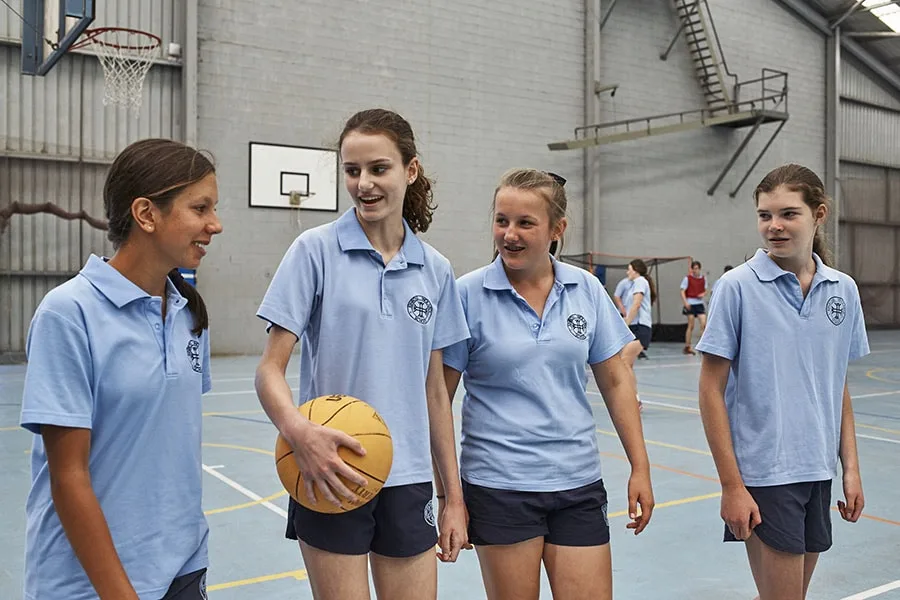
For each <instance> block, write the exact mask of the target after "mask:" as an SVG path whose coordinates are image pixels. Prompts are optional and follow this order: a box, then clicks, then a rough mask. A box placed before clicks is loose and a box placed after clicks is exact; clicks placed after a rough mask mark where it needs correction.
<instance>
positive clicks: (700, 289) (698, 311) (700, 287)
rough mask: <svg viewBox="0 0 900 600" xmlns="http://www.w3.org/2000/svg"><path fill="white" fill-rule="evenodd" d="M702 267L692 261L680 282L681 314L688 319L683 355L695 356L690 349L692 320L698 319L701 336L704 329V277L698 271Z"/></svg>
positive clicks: (692, 328)
mask: <svg viewBox="0 0 900 600" xmlns="http://www.w3.org/2000/svg"><path fill="white" fill-rule="evenodd" d="M702 267H703V265H701V264H700V261H698V260H695V261H693V262H692V263H691V270H690V272H689V273H688V274H687V276H685V278H684V279H682V280H681V301H682V302H683V303H684V308H682V309H681V314H683V315H687V318H688V324H687V331H685V333H684V350H683V352H684V353H685V354H695V352H694V349H693V348H692V347H691V337H692V336H693V333H694V319H700V335H701V336H702V335H703V331H704V330H705V329H706V306H704V304H703V299H704V298H705V297H706V277H705V276H704V275H703V273H702V272H701V271H700V269H701V268H702Z"/></svg>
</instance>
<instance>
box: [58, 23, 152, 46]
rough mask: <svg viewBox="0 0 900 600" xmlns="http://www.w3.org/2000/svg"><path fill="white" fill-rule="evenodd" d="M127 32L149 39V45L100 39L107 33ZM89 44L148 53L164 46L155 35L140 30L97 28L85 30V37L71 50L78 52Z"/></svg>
mask: <svg viewBox="0 0 900 600" xmlns="http://www.w3.org/2000/svg"><path fill="white" fill-rule="evenodd" d="M120 31H121V32H125V33H131V34H134V35H139V36H144V37H146V38H147V43H145V44H114V43H112V42H107V41H104V40H102V39H100V36H102V35H103V34H105V33H111V32H120ZM88 44H98V45H100V46H104V47H106V48H115V49H117V50H133V51H146V50H155V49H156V48H159V46H160V44H162V39H161V38H160V37H159V36H158V35H155V34H152V33H150V32H149V31H141V30H140V29H129V28H128V27H97V28H95V29H85V31H84V35H82V38H81V39H80V40H78V41H77V42H76V43H74V44H72V46H71V47H70V48H69V50H77V49H79V48H83V47H85V46H87V45H88Z"/></svg>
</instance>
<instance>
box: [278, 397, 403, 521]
mask: <svg viewBox="0 0 900 600" xmlns="http://www.w3.org/2000/svg"><path fill="white" fill-rule="evenodd" d="M298 410H299V411H300V412H301V413H303V416H305V417H306V418H307V419H309V420H310V421H312V422H313V423H317V424H319V425H323V426H325V427H330V428H332V429H338V430H340V431H343V432H344V433H346V434H348V435H351V436H353V437H354V438H356V439H357V440H358V441H359V442H360V443H361V444H362V446H363V448H365V449H366V455H365V456H360V455H358V454H356V453H355V452H353V451H352V450H350V449H349V448H345V447H343V446H341V447H340V448H338V455H339V456H340V457H341V458H342V459H343V461H344V462H345V463H347V464H348V465H350V466H351V467H353V468H354V469H356V471H357V472H358V473H360V474H361V475H362V476H363V477H365V478H366V481H367V482H368V485H366V486H365V487H362V486H358V485H356V484H354V483H351V482H349V481H347V480H346V479H344V478H343V477H341V481H342V482H343V483H344V485H346V486H347V487H348V488H349V489H350V491H351V492H353V493H354V494H356V495H357V496H358V497H359V498H360V503H359V504H351V503H350V502H347V500H345V499H344V498H342V497H341V496H338V498H339V499H340V500H341V506H339V507H338V506H335V505H334V504H332V503H331V502H329V501H328V500H326V499H325V498H323V497H322V495H321V494H320V493H319V490H318V489H316V504H310V503H309V501H308V500H307V499H306V490H305V487H304V483H303V476H302V475H301V474H300V468H299V467H298V466H297V461H296V460H294V451H293V450H292V449H291V446H290V444H288V443H287V440H285V439H284V437H282V436H281V434H279V435H278V439H277V440H276V441H275V468H276V469H277V470H278V477H279V478H280V479H281V483H282V485H284V488H285V489H286V490H287V491H288V493H289V494H290V495H291V498H293V499H294V500H296V501H297V502H299V503H300V504H302V505H303V506H305V507H306V508H308V509H310V510H314V511H317V512H322V513H342V512H347V511H350V510H353V509H354V508H359V507H360V506H362V505H363V504H365V503H366V502H368V501H369V500H371V499H372V498H374V497H375V495H376V494H378V492H379V491H381V487H382V486H383V485H384V482H385V481H386V480H387V478H388V475H389V474H390V472H391V463H392V461H393V459H394V445H393V442H392V441H391V432H390V431H388V428H387V425H385V423H384V421H383V420H382V418H381V416H380V415H379V414H378V413H377V412H376V411H375V409H374V408H372V407H371V406H369V405H368V404H366V403H365V402H363V401H362V400H360V399H358V398H354V397H352V396H343V395H334V396H320V397H319V398H313V399H312V400H310V401H309V402H306V403H305V404H303V405H302V406H300V408H299V409H298ZM338 477H340V475H339V476H338Z"/></svg>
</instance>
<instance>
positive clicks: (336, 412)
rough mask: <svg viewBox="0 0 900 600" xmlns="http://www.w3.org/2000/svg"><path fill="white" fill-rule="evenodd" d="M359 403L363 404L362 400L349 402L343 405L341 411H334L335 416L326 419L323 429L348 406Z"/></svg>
mask: <svg viewBox="0 0 900 600" xmlns="http://www.w3.org/2000/svg"><path fill="white" fill-rule="evenodd" d="M359 402H362V400H354V401H353V402H348V403H347V404H345V405H343V406H342V407H340V408H339V409H337V410H336V411H334V414H333V415H331V416H330V417H328V419H326V420H325V421H324V422H323V423H321V425H322V427H325V426H326V425H328V423H329V422H330V421H331V420H332V419H333V418H335V417H336V416H338V415H339V414H340V412H341V411H342V410H344V409H345V408H347V407H348V406H353V405H354V404H357V403H359ZM309 413H310V414H312V407H310V411H309Z"/></svg>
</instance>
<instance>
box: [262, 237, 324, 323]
mask: <svg viewBox="0 0 900 600" xmlns="http://www.w3.org/2000/svg"><path fill="white" fill-rule="evenodd" d="M315 245H316V244H315V241H314V240H311V239H310V238H308V237H307V236H306V235H305V234H301V235H300V236H299V237H298V238H297V239H296V240H294V243H293V244H291V247H290V248H288V251H287V252H286V253H285V255H284V258H282V259H281V264H279V265H278V269H277V270H276V271H275V276H274V277H272V283H270V284H269V289H268V290H266V295H265V296H264V297H263V301H262V303H261V304H260V306H259V309H258V310H257V312H256V316H258V317H259V318H261V319H263V320H265V321H268V322H269V323H271V324H272V325H278V326H279V327H281V328H283V329H287V330H288V331H290V332H291V333H293V334H294V335H295V336H297V338H298V339H299V338H300V336H301V335H302V334H303V331H304V330H305V329H306V326H307V325H308V324H309V317H310V315H311V314H312V312H313V310H314V308H315V306H316V305H317V304H318V303H319V302H320V301H321V297H322V276H321V273H322V268H323V265H322V256H321V254H322V253H321V252H317V251H316V250H317V249H316V247H315Z"/></svg>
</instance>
